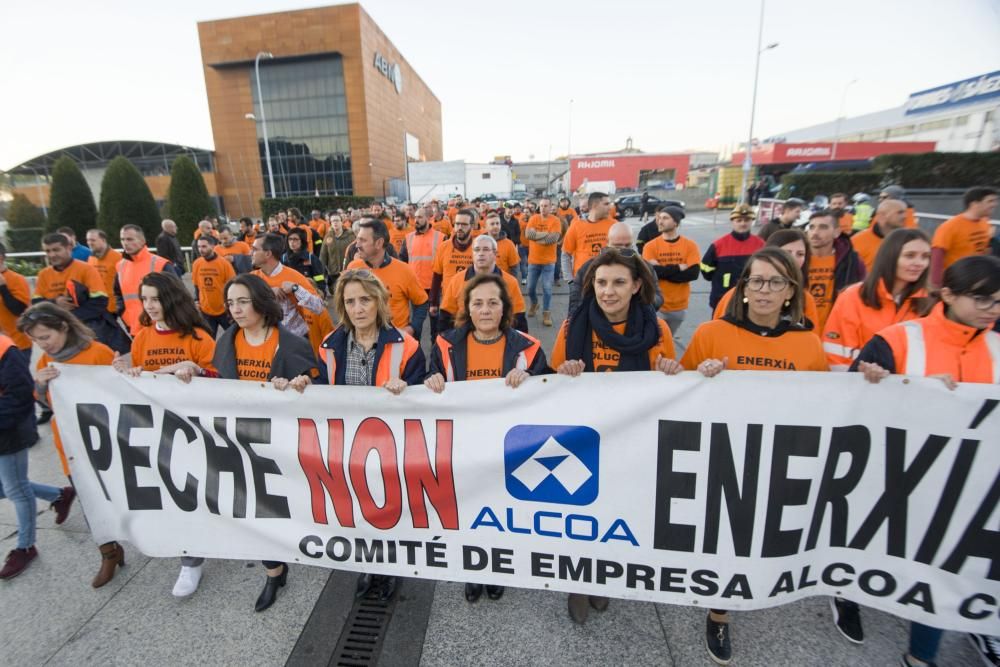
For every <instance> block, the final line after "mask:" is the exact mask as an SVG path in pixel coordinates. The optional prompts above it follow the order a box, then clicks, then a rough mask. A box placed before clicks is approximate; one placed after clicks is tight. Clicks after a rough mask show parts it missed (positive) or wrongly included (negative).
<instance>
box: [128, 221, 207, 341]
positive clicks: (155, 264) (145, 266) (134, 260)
mask: <svg viewBox="0 0 1000 667" xmlns="http://www.w3.org/2000/svg"><path fill="white" fill-rule="evenodd" d="M209 224H211V223H209ZM118 238H119V240H120V241H121V244H122V250H124V251H125V252H124V254H123V256H122V259H121V261H119V262H118V266H117V267H116V268H115V304H116V307H115V312H117V313H118V314H119V315H120V316H121V318H122V321H123V322H125V326H127V327H128V330H129V333H131V334H132V335H133V336H135V335H136V334H137V333H139V330H140V329H141V328H142V325H141V324H140V323H139V315H141V314H142V299H141V298H140V295H139V282H140V281H141V280H142V279H143V277H144V276H145V275H146V274H147V273H153V272H157V271H173V272H174V273H176V272H177V269H176V268H175V267H174V265H173V264H172V263H171V262H170V261H169V260H167V259H164V258H163V257H160V256H159V255H154V254H153V253H151V252H149V248H147V247H146V234H145V233H144V232H143V231H142V227H140V226H139V225H133V224H128V225H123V226H122V228H121V230H120V231H119V233H118Z"/></svg>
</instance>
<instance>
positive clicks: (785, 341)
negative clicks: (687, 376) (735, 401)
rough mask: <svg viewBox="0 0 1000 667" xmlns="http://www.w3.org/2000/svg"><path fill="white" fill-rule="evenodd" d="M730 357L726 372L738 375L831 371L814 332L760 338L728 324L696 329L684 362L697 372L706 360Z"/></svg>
mask: <svg viewBox="0 0 1000 667" xmlns="http://www.w3.org/2000/svg"><path fill="white" fill-rule="evenodd" d="M723 357H728V362H727V364H726V368H727V369H729V370H739V371H828V370H830V367H829V365H828V364H827V361H826V353H824V352H823V344H822V343H820V340H819V337H818V336H815V335H813V333H812V332H811V331H788V332H786V333H784V334H782V335H780V336H760V335H757V334H755V333H753V332H752V331H747V330H746V329H744V328H743V327H739V326H736V325H735V324H731V323H729V322H727V321H725V320H709V321H708V322H704V323H703V324H701V325H699V326H698V328H697V329H695V332H694V336H692V337H691V342H690V343H689V344H688V348H687V351H686V352H685V353H684V357H683V358H682V359H681V365H682V366H684V368H685V369H686V370H689V371H693V370H697V368H698V364H700V363H701V362H703V361H705V360H706V359H720V360H721V359H722V358H723Z"/></svg>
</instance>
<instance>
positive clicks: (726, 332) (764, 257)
mask: <svg viewBox="0 0 1000 667" xmlns="http://www.w3.org/2000/svg"><path fill="white" fill-rule="evenodd" d="M730 291H731V292H733V297H732V301H730V302H729V306H728V307H727V309H726V314H725V316H724V317H723V318H722V319H721V320H711V321H709V322H705V323H704V324H702V325H701V326H699V327H698V328H697V330H695V332H694V336H693V337H692V338H691V343H690V344H689V345H688V348H687V351H686V352H685V353H684V357H683V358H682V359H681V364H683V366H684V368H685V369H686V370H696V369H697V370H698V372H699V373H701V374H702V375H704V376H705V377H714V376H716V375H718V374H719V373H721V372H722V371H723V369H726V368H731V369H735V370H755V371H763V370H767V371H777V370H782V371H826V370H829V367H828V366H827V362H826V355H825V354H823V346H822V345H821V344H820V341H819V338H818V337H817V336H816V335H814V334H813V332H812V327H811V325H810V323H804V322H803V315H802V308H803V304H804V302H805V297H804V288H803V280H802V272H801V271H800V270H799V267H798V266H797V263H796V261H795V259H794V258H793V257H792V255H790V254H789V253H788V252H787V251H785V250H782V249H781V248H775V247H764V248H761V249H760V250H758V251H757V252H755V253H754V254H753V255H751V256H750V259H749V260H748V261H747V263H746V265H745V266H744V267H743V273H742V274H741V275H740V278H739V281H738V282H737V283H736V286H735V287H734V288H733V289H732V290H730ZM729 620H730V619H729V612H728V611H726V610H724V609H711V610H709V613H708V618H707V619H706V621H705V624H706V627H705V648H706V649H707V650H708V653H709V655H710V656H711V658H712V660H714V661H715V662H717V663H719V664H720V665H725V664H728V663H729V661H730V660H731V659H732V645H731V643H730V637H729Z"/></svg>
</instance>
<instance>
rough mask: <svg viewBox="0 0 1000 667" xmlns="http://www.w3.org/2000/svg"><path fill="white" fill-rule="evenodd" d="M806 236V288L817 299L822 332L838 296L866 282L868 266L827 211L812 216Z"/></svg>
mask: <svg viewBox="0 0 1000 667" xmlns="http://www.w3.org/2000/svg"><path fill="white" fill-rule="evenodd" d="M806 237H807V238H808V240H809V250H810V253H811V255H810V258H809V269H808V274H807V276H806V277H805V278H806V285H807V286H808V287H807V289H808V290H809V293H810V294H812V295H813V299H815V300H816V311H817V314H818V315H819V322H815V323H814V324H815V325H816V331H823V327H825V326H826V320H827V318H828V317H829V316H830V311H831V310H833V304H834V302H835V301H836V300H837V295H838V294H840V293H841V292H842V291H843V290H844V288H845V287H847V286H848V285H853V284H854V283H858V282H861V281H862V280H864V279H865V265H864V262H862V261H861V258H860V257H858V253H856V252H855V251H854V247H853V246H852V245H851V241H850V239H848V238H847V237H846V236H843V235H842V234H841V233H840V223H839V222H838V221H837V218H836V216H834V215H833V213H831V212H830V211H828V210H825V209H824V210H822V211H816V212H814V213H813V214H812V215H810V216H809V223H808V225H807V227H806Z"/></svg>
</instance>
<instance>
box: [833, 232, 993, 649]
mask: <svg viewBox="0 0 1000 667" xmlns="http://www.w3.org/2000/svg"><path fill="white" fill-rule="evenodd" d="M899 231H908V230H899ZM896 233H897V232H893V233H892V234H890V235H889V237H887V238H886V241H884V242H883V247H884V245H885V243H886V242H888V240H889V238H890V237H891V236H892V235H893V234H896ZM881 252H882V249H881V248H880V249H879V254H881ZM875 266H878V259H877V258H876V260H875ZM873 272H874V271H873ZM998 319H1000V259H998V258H996V257H991V256H983V255H980V256H972V257H965V258H964V259H960V260H958V261H957V262H955V263H954V264H952V265H951V266H949V267H948V269H947V270H946V271H945V272H944V280H943V282H942V285H941V303H938V304H937V305H936V306H934V308H933V309H932V310H931V312H930V314H929V315H927V316H926V317H921V318H919V319H915V320H910V321H908V322H901V323H898V324H894V325H892V326H890V327H888V328H886V329H883V330H882V331H880V332H878V333H877V334H876V335H875V336H874V337H872V339H871V340H870V341H869V342H868V344H867V345H865V346H864V348H863V349H862V350H861V353H860V354H859V355H858V357H857V359H855V360H854V363H853V364H852V365H851V368H850V370H851V371H858V372H861V373H863V374H864V376H865V379H866V380H868V381H869V382H872V383H878V382H880V381H882V380H884V379H885V378H887V377H888V376H889V375H892V374H896V373H898V374H900V375H918V376H924V377H933V378H938V379H939V380H941V381H942V382H943V383H944V384H945V386H946V387H948V389H952V390H953V389H956V388H957V387H958V383H959V382H982V383H985V384H1000V334H998V333H996V332H995V331H991V329H992V328H993V326H994V325H995V324H996V322H997V320H998ZM942 634H943V631H942V630H939V629H938V628H932V627H930V626H927V625H923V624H921V623H911V624H910V646H909V652H908V653H907V654H906V655H904V656H903V663H904V664H905V665H911V666H912V667H920V666H923V665H928V664H933V661H934V659H935V657H937V652H938V646H939V645H940V643H941V635H942ZM970 639H972V643H973V645H974V646H975V647H976V649H977V650H978V651H979V652H980V653H981V655H982V657H983V660H984V662H985V663H986V664H996V660H997V654H998V652H1000V640H998V639H997V638H996V637H986V636H982V635H970Z"/></svg>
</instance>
